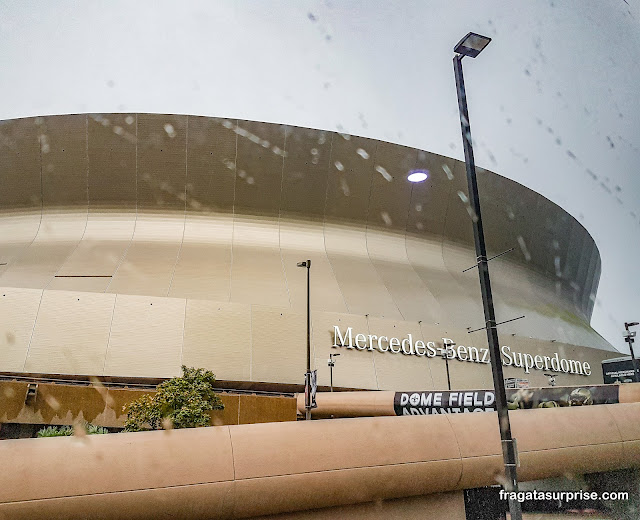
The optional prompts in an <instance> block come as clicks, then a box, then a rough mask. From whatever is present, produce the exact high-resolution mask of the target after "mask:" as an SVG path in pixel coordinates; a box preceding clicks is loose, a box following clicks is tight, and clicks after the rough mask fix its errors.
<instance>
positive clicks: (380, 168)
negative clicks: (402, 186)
mask: <svg viewBox="0 0 640 520" xmlns="http://www.w3.org/2000/svg"><path fill="white" fill-rule="evenodd" d="M375 170H376V171H377V172H378V173H379V174H380V175H382V176H383V177H384V179H385V180H386V181H387V182H391V181H392V180H393V177H392V176H391V174H390V173H389V172H388V171H387V170H386V169H385V168H384V167H383V166H380V165H377V166H376V168H375Z"/></svg>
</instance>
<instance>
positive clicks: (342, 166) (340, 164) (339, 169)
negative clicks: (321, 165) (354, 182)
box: [334, 161, 344, 172]
mask: <svg viewBox="0 0 640 520" xmlns="http://www.w3.org/2000/svg"><path fill="white" fill-rule="evenodd" d="M334 165H335V167H336V170H338V171H341V172H343V171H344V165H343V164H342V163H341V162H340V161H336V162H335V163H334Z"/></svg>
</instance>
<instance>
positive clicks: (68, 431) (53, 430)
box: [36, 426, 73, 438]
mask: <svg viewBox="0 0 640 520" xmlns="http://www.w3.org/2000/svg"><path fill="white" fill-rule="evenodd" d="M69 435H73V428H72V427H71V426H47V427H46V428H42V430H38V433H36V437H38V438H41V437H68V436H69Z"/></svg>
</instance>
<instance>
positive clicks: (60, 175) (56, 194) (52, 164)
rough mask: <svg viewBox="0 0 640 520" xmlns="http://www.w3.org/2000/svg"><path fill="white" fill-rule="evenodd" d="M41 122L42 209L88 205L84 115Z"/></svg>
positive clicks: (57, 117)
mask: <svg viewBox="0 0 640 520" xmlns="http://www.w3.org/2000/svg"><path fill="white" fill-rule="evenodd" d="M38 119H39V120H40V121H41V124H40V125H39V127H40V132H41V138H40V150H41V161H42V202H43V205H44V208H45V209H46V208H53V207H57V206H62V207H67V208H68V207H72V206H73V207H76V206H84V207H85V208H86V207H87V205H88V198H87V182H88V167H89V165H88V161H87V116H86V115H83V114H79V115H69V116H52V117H44V118H38Z"/></svg>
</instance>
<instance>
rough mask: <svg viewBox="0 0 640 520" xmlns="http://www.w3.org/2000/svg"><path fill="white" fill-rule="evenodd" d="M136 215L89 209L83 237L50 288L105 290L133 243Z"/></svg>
mask: <svg viewBox="0 0 640 520" xmlns="http://www.w3.org/2000/svg"><path fill="white" fill-rule="evenodd" d="M135 218H136V216H135V213H116V212H109V213H89V217H88V219H87V228H86V230H85V232H84V235H83V237H82V240H81V241H80V243H79V244H78V246H77V247H76V249H75V250H74V251H73V253H71V255H70V256H69V257H68V258H67V260H66V262H65V263H64V265H63V266H62V267H61V268H60V270H59V271H58V273H57V278H54V279H53V280H52V281H51V283H50V284H49V286H48V288H49V289H60V288H64V289H67V290H70V289H71V288H72V287H74V289H75V290H83V291H93V292H104V291H105V290H106V289H107V287H109V285H110V284H111V277H112V276H113V274H114V273H115V271H116V269H117V267H118V265H119V264H120V262H121V260H122V257H123V256H124V253H125V251H126V250H127V248H128V247H129V244H130V243H131V238H132V236H133V230H134V227H135ZM71 276H81V278H70V277H71Z"/></svg>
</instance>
